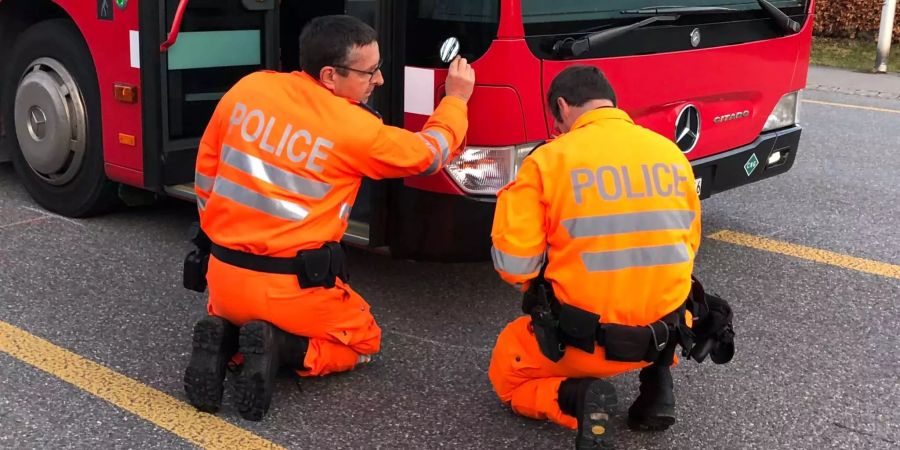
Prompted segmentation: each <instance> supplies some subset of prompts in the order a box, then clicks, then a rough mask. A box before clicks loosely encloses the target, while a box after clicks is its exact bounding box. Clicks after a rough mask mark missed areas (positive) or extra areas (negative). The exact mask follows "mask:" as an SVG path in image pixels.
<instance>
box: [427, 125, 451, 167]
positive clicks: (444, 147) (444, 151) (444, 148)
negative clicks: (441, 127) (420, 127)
mask: <svg viewBox="0 0 900 450" xmlns="http://www.w3.org/2000/svg"><path fill="white" fill-rule="evenodd" d="M422 133H424V134H427V135H429V136H431V137H433V138H434V139H435V140H437V141H438V145H439V146H440V147H441V162H442V163H444V162H447V155H449V154H450V144H449V143H447V138H445V137H444V135H443V134H441V133H440V132H437V131H434V130H427V131H423V132H422Z"/></svg>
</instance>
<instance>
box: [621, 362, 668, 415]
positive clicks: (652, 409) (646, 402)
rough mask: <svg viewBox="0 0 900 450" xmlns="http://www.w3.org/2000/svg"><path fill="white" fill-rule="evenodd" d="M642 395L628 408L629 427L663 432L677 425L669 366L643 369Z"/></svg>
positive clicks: (653, 366) (656, 365) (655, 365)
mask: <svg viewBox="0 0 900 450" xmlns="http://www.w3.org/2000/svg"><path fill="white" fill-rule="evenodd" d="M640 380H641V387H640V394H639V395H638V397H637V398H636V399H635V400H634V403H633V404H632V405H631V407H630V408H628V427H629V428H631V429H632V430H640V431H663V430H666V429H668V428H669V427H670V426H672V424H673V423H675V391H674V386H673V382H672V371H671V370H670V369H669V366H668V365H658V364H654V365H652V366H649V367H645V368H643V369H641V375H640Z"/></svg>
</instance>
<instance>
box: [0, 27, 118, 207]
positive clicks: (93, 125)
mask: <svg viewBox="0 0 900 450" xmlns="http://www.w3.org/2000/svg"><path fill="white" fill-rule="evenodd" d="M10 62H11V64H10V70H9V72H8V73H9V78H8V79H7V80H6V83H5V86H6V89H7V90H6V92H5V94H4V98H7V99H11V100H12V99H14V101H10V102H7V103H8V104H7V106H6V111H5V114H4V115H5V116H6V117H10V118H12V119H13V120H12V121H13V127H11V128H13V129H14V130H15V135H16V139H15V140H14V141H13V144H14V145H13V152H12V159H13V165H14V166H15V169H16V172H17V173H18V174H19V177H20V178H21V179H22V182H23V184H24V185H25V189H26V190H28V193H29V194H31V196H32V197H33V198H34V199H35V201H37V203H39V204H40V205H41V206H43V207H44V208H46V209H47V210H49V211H52V212H55V213H58V214H61V215H64V216H69V217H84V216H89V215H92V214H97V213H100V212H103V211H105V210H107V209H108V208H110V207H111V206H113V205H114V204H115V203H116V201H117V196H116V185H115V184H114V183H112V182H110V181H109V180H107V178H106V174H105V172H104V169H103V141H102V133H101V123H100V93H99V88H98V86H97V74H96V72H95V70H94V66H93V59H92V58H91V54H90V52H89V51H88V48H87V45H86V44H85V43H84V40H83V39H82V37H81V33H79V31H78V29H77V28H76V27H75V25H74V24H72V23H71V22H70V21H68V20H65V19H54V20H48V21H44V22H40V23H37V24H35V25H33V26H32V27H30V28H28V29H27V30H25V32H24V33H22V35H20V37H19V38H18V39H17V40H16V42H15V44H14V47H13V51H12V58H11V59H10ZM16 144H18V145H16Z"/></svg>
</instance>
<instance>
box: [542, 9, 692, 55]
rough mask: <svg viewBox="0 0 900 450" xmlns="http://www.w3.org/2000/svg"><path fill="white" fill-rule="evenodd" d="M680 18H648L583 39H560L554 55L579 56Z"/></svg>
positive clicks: (667, 16)
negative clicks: (633, 31)
mask: <svg viewBox="0 0 900 450" xmlns="http://www.w3.org/2000/svg"><path fill="white" fill-rule="evenodd" d="M679 17H680V16H678V15H661V16H653V17H648V18H646V19H644V20H641V21H638V22H635V23H632V24H630V25H622V26H619V27H614V28H608V29H606V30H601V31H597V32H594V33H591V34H589V35H587V36H585V37H583V38H580V39H575V38H571V37H567V38H565V39H560V40H558V41H556V43H555V44H553V53H555V54H557V55H571V56H579V55H581V54H582V53H585V52H587V51H588V50H590V49H591V47H595V46H597V45H600V44H602V43H604V42H607V41H611V40H613V39H615V38H617V37H619V36H621V35H623V34H625V33H628V32H630V31H632V30H636V29H638V28H641V27H643V26H646V25H649V24H651V23H654V22H671V21H674V20H678V18H679Z"/></svg>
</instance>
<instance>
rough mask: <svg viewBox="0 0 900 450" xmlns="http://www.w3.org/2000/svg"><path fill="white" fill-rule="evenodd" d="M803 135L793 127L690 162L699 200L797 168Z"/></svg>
mask: <svg viewBox="0 0 900 450" xmlns="http://www.w3.org/2000/svg"><path fill="white" fill-rule="evenodd" d="M801 131H802V128H801V127H800V126H798V125H794V126H792V127H789V128H784V129H781V130H776V131H771V132H768V133H763V134H761V135H760V136H759V137H758V138H756V140H755V141H753V142H752V143H750V144H749V145H745V146H743V147H738V148H736V149H733V150H730V151H727V152H724V153H719V154H716V155H712V156H709V157H706V158H701V159H698V160H694V161H691V165H692V166H693V167H694V178H695V179H696V185H697V189H698V193H699V194H700V198H701V199H703V198H707V197H709V196H710V195H713V194H717V193H719V192H723V191H727V190H729V189H733V188H736V187H738V186H743V185H745V184H749V183H754V182H757V181H760V180H763V179H766V178H769V177H772V176H775V175H778V174H782V173H784V172H787V171H788V170H790V168H791V166H793V165H794V159H795V158H796V156H797V147H798V145H799V143H800V132H801ZM770 159H771V163H770Z"/></svg>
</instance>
